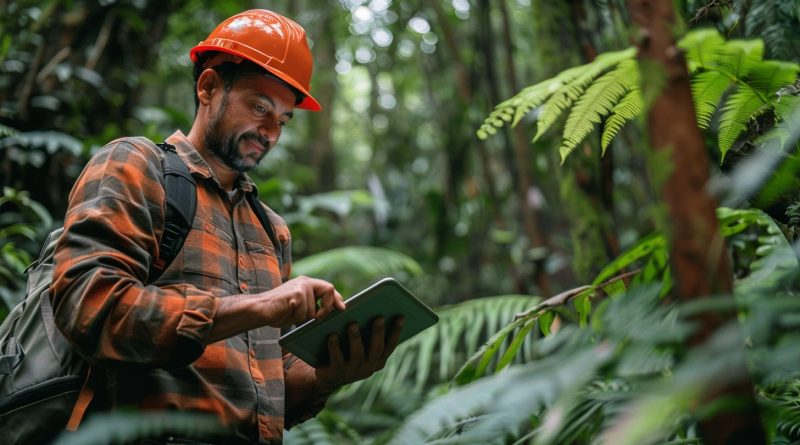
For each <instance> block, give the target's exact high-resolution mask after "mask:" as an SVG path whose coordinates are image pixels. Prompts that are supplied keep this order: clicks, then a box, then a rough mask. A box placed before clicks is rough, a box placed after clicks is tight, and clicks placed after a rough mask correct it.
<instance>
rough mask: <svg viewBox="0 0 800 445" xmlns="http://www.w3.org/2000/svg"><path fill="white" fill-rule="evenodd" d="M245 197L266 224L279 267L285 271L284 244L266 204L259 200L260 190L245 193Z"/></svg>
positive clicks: (263, 223) (265, 228)
mask: <svg viewBox="0 0 800 445" xmlns="http://www.w3.org/2000/svg"><path fill="white" fill-rule="evenodd" d="M245 197H246V198H247V202H248V203H250V208H252V209H253V212H255V214H256V216H257V217H258V220H259V221H261V225H262V226H264V230H266V231H267V236H269V240H270V241H271V242H272V246H273V247H274V248H275V256H276V257H277V258H278V268H280V269H281V271H283V246H281V243H280V242H279V241H278V237H277V236H275V228H274V227H272V222H271V221H270V220H269V216H267V212H266V210H264V206H263V205H262V204H261V201H259V200H258V192H256V191H253V192H250V193H245Z"/></svg>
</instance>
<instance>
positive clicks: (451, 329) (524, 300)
mask: <svg viewBox="0 0 800 445" xmlns="http://www.w3.org/2000/svg"><path fill="white" fill-rule="evenodd" d="M537 301H538V298H536V297H530V296H525V295H505V296H496V297H485V298H479V299H474V300H468V301H465V302H463V303H459V304H457V305H453V306H449V307H445V308H441V309H438V310H437V311H436V312H437V314H438V315H439V323H437V325H436V326H434V327H433V328H431V329H429V330H427V331H425V332H423V333H422V334H420V335H417V336H416V337H413V338H411V339H410V340H408V341H406V342H404V343H403V344H401V345H400V346H399V347H398V348H397V350H396V351H395V352H394V353H393V354H392V356H391V357H390V359H389V361H388V362H387V363H386V367H385V368H384V369H383V370H382V371H380V372H379V373H377V374H376V375H374V376H373V377H372V378H370V379H368V380H365V381H362V382H357V383H355V384H353V385H350V386H349V387H347V388H344V389H342V390H341V391H339V392H338V393H337V394H336V396H334V404H337V403H338V402H346V403H348V404H349V403H351V402H350V401H351V400H352V399H353V398H354V397H353V395H354V394H355V393H360V394H365V395H364V398H363V400H364V401H365V402H364V406H363V408H364V409H368V408H369V407H370V406H371V404H372V403H373V402H374V401H375V400H376V399H377V398H379V397H381V398H385V397H387V396H390V395H391V394H395V393H398V392H405V393H408V392H414V393H416V394H423V392H424V391H425V390H426V389H427V388H430V387H431V386H432V385H436V384H439V383H442V382H448V381H450V379H451V378H452V377H453V376H454V375H455V373H456V371H458V369H459V367H460V366H461V363H463V361H464V360H465V358H466V357H469V356H470V355H472V354H474V353H475V351H477V350H478V348H479V347H480V345H481V344H483V342H485V341H486V339H487V338H489V336H490V335H491V334H492V333H494V332H496V331H497V330H498V329H500V327H502V326H505V325H507V324H508V323H509V320H513V319H514V315H515V314H517V313H518V312H521V311H523V310H525V309H527V308H529V307H531V306H533V305H534V304H535V303H536V302H537ZM525 356H526V355H525V354H521V355H520V356H519V357H518V358H517V360H518V361H522V360H524V358H525Z"/></svg>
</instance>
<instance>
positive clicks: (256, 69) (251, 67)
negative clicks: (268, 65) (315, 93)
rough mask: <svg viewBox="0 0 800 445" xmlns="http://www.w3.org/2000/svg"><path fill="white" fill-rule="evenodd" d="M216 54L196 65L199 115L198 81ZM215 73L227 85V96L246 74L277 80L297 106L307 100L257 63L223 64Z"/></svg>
mask: <svg viewBox="0 0 800 445" xmlns="http://www.w3.org/2000/svg"><path fill="white" fill-rule="evenodd" d="M213 54H214V53H213V52H212V53H210V54H208V55H206V54H203V56H204V57H202V58H200V59H199V60H198V61H197V63H195V64H194V112H195V114H197V110H198V109H199V108H200V98H199V97H197V81H198V80H199V79H200V74H202V73H203V71H205V68H203V64H204V63H205V61H206V60H208V56H211V55H213ZM212 69H213V70H214V71H216V72H217V74H219V77H221V78H222V82H223V84H224V85H225V94H227V93H229V92H230V91H231V88H233V85H234V84H235V83H236V82H237V81H238V80H239V79H241V78H242V76H244V75H245V74H258V75H261V76H267V77H270V78H272V79H275V80H277V81H278V82H280V83H281V84H282V85H283V86H285V87H286V88H288V89H289V90H290V91H291V92H292V93H294V96H295V105H297V104H299V103H300V102H302V101H303V99H305V94H303V93H301V92H300V90H298V89H297V88H295V87H293V86H292V85H289V84H288V83H286V81H284V80H283V79H281V78H279V77H277V76H275V75H274V74H272V73H270V72H269V71H267V70H265V69H264V68H262V67H260V66H258V65H256V64H255V63H253V62H251V61H249V60H243V61H241V62H240V63H234V62H223V63H220V64H219V65H215V66H213V67H212Z"/></svg>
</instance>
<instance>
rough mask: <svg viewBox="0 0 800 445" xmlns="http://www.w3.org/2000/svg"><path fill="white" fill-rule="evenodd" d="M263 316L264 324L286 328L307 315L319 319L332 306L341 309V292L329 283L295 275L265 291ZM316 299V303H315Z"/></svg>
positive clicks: (306, 317)
mask: <svg viewBox="0 0 800 445" xmlns="http://www.w3.org/2000/svg"><path fill="white" fill-rule="evenodd" d="M266 294H267V295H268V298H267V300H266V304H265V305H264V312H263V313H264V316H265V318H266V320H267V323H266V324H267V325H268V326H273V327H286V326H291V325H293V324H299V323H302V322H304V321H307V320H309V319H311V318H322V317H324V316H326V315H328V314H329V313H331V312H333V310H334V309H338V310H340V311H343V310H344V307H345V306H344V301H343V299H342V295H341V294H339V292H338V291H337V290H336V289H335V288H334V287H333V284H331V283H328V282H327V281H324V280H318V279H316V278H309V277H297V278H294V279H291V280H289V281H287V282H285V283H283V284H282V285H280V286H278V287H276V288H274V289H272V290H270V291H267V292H266ZM317 301H319V305H317Z"/></svg>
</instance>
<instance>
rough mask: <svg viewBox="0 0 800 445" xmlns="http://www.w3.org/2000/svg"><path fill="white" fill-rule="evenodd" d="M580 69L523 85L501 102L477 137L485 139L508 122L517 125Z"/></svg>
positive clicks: (570, 79) (566, 71) (581, 68)
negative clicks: (526, 85) (520, 89)
mask: <svg viewBox="0 0 800 445" xmlns="http://www.w3.org/2000/svg"><path fill="white" fill-rule="evenodd" d="M582 71H583V67H582V66H579V67H573V68H569V69H567V70H564V71H562V72H561V73H560V74H558V75H557V76H555V77H553V78H551V79H547V80H544V81H542V82H539V83H537V84H535V85H531V86H528V87H525V88H524V89H523V90H522V91H520V92H519V93H518V94H516V95H515V96H513V97H511V98H510V99H507V100H505V101H503V102H501V103H500V104H498V105H497V106H496V107H495V109H494V111H492V113H491V114H489V117H487V118H486V120H484V122H483V124H482V125H481V127H480V128H479V129H478V132H477V134H478V138H480V139H486V138H487V137H489V135H492V134H495V133H496V132H497V128H500V127H502V126H503V125H505V124H506V123H508V122H510V123H511V126H512V127H515V126H517V124H518V123H519V121H520V120H522V118H523V117H525V115H526V114H528V113H529V112H530V111H531V110H532V109H534V108H536V107H538V106H539V105H541V104H542V103H543V102H544V101H545V100H547V99H548V98H549V97H550V96H551V95H552V94H553V93H554V92H555V91H556V90H558V89H559V88H560V87H561V86H563V85H564V84H565V83H568V82H571V81H572V80H573V79H575V78H576V77H577V76H578V75H579V74H580V73H581V72H582Z"/></svg>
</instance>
